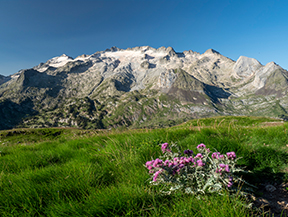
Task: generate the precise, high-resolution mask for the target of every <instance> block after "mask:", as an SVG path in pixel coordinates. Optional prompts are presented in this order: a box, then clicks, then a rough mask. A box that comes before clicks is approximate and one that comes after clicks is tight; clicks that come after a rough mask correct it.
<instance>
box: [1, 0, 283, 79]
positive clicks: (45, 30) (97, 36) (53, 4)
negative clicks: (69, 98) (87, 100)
mask: <svg viewBox="0 0 288 217" xmlns="http://www.w3.org/2000/svg"><path fill="white" fill-rule="evenodd" d="M287 11H288V1H287V0H273V1H272V0H259V1H255V0H187V1H184V0H166V1H164V0H153V1H150V0H134V1H132V0H104V1H98V0H94V1H92V0H90V1H89V0H81V1H80V0H79V1H75V0H57V1H54V0H49V1H48V0H25V1H24V0H19V1H18V0H0V74H2V75H10V74H13V73H16V72H17V71H19V70H20V69H25V68H31V67H33V66H35V65H38V64H39V63H40V62H46V61H47V60H48V59H51V58H52V57H55V56H60V55H62V54H63V53H65V54H67V55H69V56H71V57H73V58H75V57H77V56H79V55H81V54H93V53H95V52H96V51H100V50H105V49H106V48H110V47H112V46H116V47H119V48H123V49H126V48H128V47H135V46H144V45H149V46H152V47H155V48H158V47H161V46H165V47H168V46H171V47H173V48H174V50H175V51H176V52H182V51H184V50H193V51H197V52H199V53H204V52H205V51H206V50H207V49H209V48H213V49H215V50H217V51H218V52H220V53H221V54H223V55H224V56H227V57H229V58H231V59H233V60H237V59H238V58H239V56H248V57H253V58H256V59H257V60H258V61H260V62H261V63H262V64H264V65H265V64H267V63H268V62H271V61H274V62H276V63H277V64H279V65H280V66H282V67H283V68H285V69H288V13H287Z"/></svg>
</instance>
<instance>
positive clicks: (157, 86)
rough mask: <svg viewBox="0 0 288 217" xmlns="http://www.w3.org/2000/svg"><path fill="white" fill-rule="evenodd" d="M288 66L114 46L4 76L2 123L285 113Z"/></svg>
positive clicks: (124, 122) (111, 123) (148, 121)
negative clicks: (287, 67)
mask: <svg viewBox="0 0 288 217" xmlns="http://www.w3.org/2000/svg"><path fill="white" fill-rule="evenodd" d="M287 90H288V72H287V71H286V70H284V69H283V68H281V67H280V66H279V65H277V64H276V63H274V62H270V63H268V64H266V65H262V64H261V63H260V62H258V61H257V60H256V59H253V58H248V57H244V56H240V57H239V59H238V60H237V61H234V60H232V59H229V58H227V57H225V56H223V55H221V54H220V53H219V52H217V51H215V50H213V49H209V50H207V51H206V52H205V53H203V54H200V53H197V52H194V51H191V50H189V51H184V52H182V53H177V52H175V51H174V49H173V48H171V47H167V48H166V47H160V48H158V49H155V48H152V47H149V46H142V47H134V48H127V49H125V50H124V49H119V48H117V47H112V48H110V49H106V50H105V51H98V52H96V53H94V54H92V55H85V54H84V55H81V56H78V57H77V58H75V59H73V58H72V57H69V56H67V55H65V54H63V55H61V56H59V57H54V58H52V59H50V60H48V61H47V62H45V63H40V64H39V65H37V66H35V67H33V68H30V69H24V70H20V71H19V72H17V73H15V74H13V75H10V76H2V75H0V129H1V130H3V129H11V128H17V127H33V128H38V127H81V128H99V129H105V128H116V127H121V126H125V127H131V128H143V127H165V126H172V125H175V124H178V123H181V122H184V121H186V120H189V119H193V118H200V117H210V116H218V115H237V116H238V115H253V116H268V117H276V118H282V119H284V120H286V119H287V117H288V115H287V109H288V98H287Z"/></svg>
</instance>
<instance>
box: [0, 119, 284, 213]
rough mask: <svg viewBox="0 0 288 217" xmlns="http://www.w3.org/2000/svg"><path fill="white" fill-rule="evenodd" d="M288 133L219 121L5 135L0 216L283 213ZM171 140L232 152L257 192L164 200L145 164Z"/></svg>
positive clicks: (265, 125) (268, 123)
mask: <svg viewBox="0 0 288 217" xmlns="http://www.w3.org/2000/svg"><path fill="white" fill-rule="evenodd" d="M287 128H288V124H287V122H283V121H279V120H277V119H272V118H263V117H245V116H241V117H234V116H222V117H215V118H204V119H195V120H191V121H187V122H185V123H182V124H181V125H177V126H174V127H170V128H164V129H137V130H135V129H134V130H120V129H119V128H118V129H111V130H95V129H94V130H83V129H71V128H70V129H68V128H65V129H63V128H48V129H13V130H5V131H1V132H0V165H1V180H0V192H1V200H0V216H67V215H69V216H147V217H148V216H155V217H156V216H172V215H175V216H187V217H190V216H195V217H196V216H201V217H202V216H203V217H206V216H219V217H220V216H221V217H226V216H227V217H228V216H237V217H243V216H263V217H264V216H265V217H266V216H267V217H268V216H275V217H280V216H281V212H283V215H282V216H285V215H287V214H288V206H287V201H288V200H287V190H288V145H287V144H288V134H287ZM166 142H167V143H169V144H172V143H176V144H177V145H178V146H179V148H180V150H181V152H180V154H181V155H182V153H183V151H184V150H187V149H189V150H193V151H194V156H195V155H196V154H197V152H198V151H199V150H197V148H196V147H197V146H198V145H199V144H200V143H204V144H205V145H206V146H207V148H209V149H210V150H211V153H213V152H220V153H223V154H225V153H227V152H232V151H233V152H235V154H236V155H237V158H239V159H238V160H237V166H239V167H244V168H245V170H246V171H250V172H249V173H240V174H238V173H236V175H237V174H238V175H241V176H242V177H243V179H244V180H245V181H247V182H249V183H250V184H252V185H254V186H255V187H253V188H251V187H250V188H248V189H247V186H245V185H244V186H242V184H241V185H240V186H242V190H245V189H246V192H249V194H248V196H246V197H244V196H240V194H238V193H239V192H238V193H237V194H236V195H235V192H234V193H233V191H231V192H228V190H227V189H225V190H224V191H223V192H222V195H219V194H216V193H207V192H206V193H205V194H200V195H198V196H200V197H197V195H193V194H186V193H185V194H184V193H181V192H178V193H177V192H176V193H172V194H170V195H162V194H161V193H160V192H161V190H163V185H162V184H161V185H152V184H150V181H151V174H150V173H149V172H148V169H147V168H146V167H145V163H146V162H147V161H151V159H157V158H160V156H162V155H163V152H162V151H161V146H160V145H161V144H162V143H166ZM195 158H196V157H195ZM236 187H237V184H234V185H233V187H232V189H230V190H233V189H234V188H236ZM268 187H269V188H268ZM267 189H268V190H267ZM269 189H270V190H269ZM271 189H272V190H271ZM199 198H200V199H199ZM249 204H250V206H249ZM264 206H265V207H264Z"/></svg>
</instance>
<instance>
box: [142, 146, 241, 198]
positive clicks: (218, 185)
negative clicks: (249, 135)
mask: <svg viewBox="0 0 288 217" xmlns="http://www.w3.org/2000/svg"><path fill="white" fill-rule="evenodd" d="M173 148H177V149H178V150H179V148H178V147H177V146H176V145H175V144H172V145H169V144H168V143H164V144H162V145H161V149H162V152H163V154H164V155H163V156H161V157H159V158H157V159H155V160H151V161H148V162H146V164H145V166H146V168H147V169H148V170H149V173H151V175H152V181H151V182H150V183H152V184H160V183H162V184H167V185H166V186H167V187H168V186H169V188H170V189H169V190H168V192H166V193H168V194H170V193H171V192H172V191H173V190H176V189H182V190H184V191H185V192H186V193H192V194H197V193H205V192H220V191H221V190H223V189H228V190H229V189H231V188H232V186H233V184H234V182H235V181H237V180H238V181H239V178H237V177H236V176H235V175H234V174H233V173H234V172H239V171H243V170H242V169H238V168H236V167H235V166H236V161H237V159H236V154H235V152H228V153H226V155H224V154H221V153H220V152H214V153H212V154H211V153H210V150H209V149H208V148H206V146H205V145H204V144H203V143H202V144H199V145H198V146H197V150H198V153H197V154H194V152H193V151H192V150H189V149H187V150H185V151H184V156H182V154H181V153H183V152H180V151H178V153H177V152H174V151H172V150H173ZM210 154H211V156H210ZM163 193H165V192H163Z"/></svg>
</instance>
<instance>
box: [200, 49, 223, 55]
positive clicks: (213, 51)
mask: <svg viewBox="0 0 288 217" xmlns="http://www.w3.org/2000/svg"><path fill="white" fill-rule="evenodd" d="M204 54H220V53H219V52H218V51H216V50H213V49H208V50H206V51H205V53H204Z"/></svg>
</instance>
